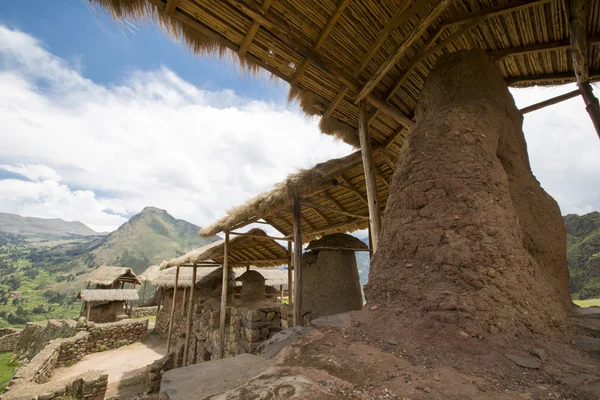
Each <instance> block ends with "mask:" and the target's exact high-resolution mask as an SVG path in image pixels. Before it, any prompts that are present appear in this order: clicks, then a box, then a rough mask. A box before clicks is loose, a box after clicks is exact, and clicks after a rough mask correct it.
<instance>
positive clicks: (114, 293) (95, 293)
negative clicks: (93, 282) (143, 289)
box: [77, 289, 139, 302]
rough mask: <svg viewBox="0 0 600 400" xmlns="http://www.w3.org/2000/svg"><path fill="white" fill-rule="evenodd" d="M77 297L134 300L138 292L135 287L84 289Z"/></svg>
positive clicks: (83, 298)
mask: <svg viewBox="0 0 600 400" xmlns="http://www.w3.org/2000/svg"><path fill="white" fill-rule="evenodd" d="M77 297H78V298H79V299H81V300H83V301H105V302H107V301H134V300H137V299H138V298H139V297H138V293H137V290H135V289H84V290H82V291H80V292H79V294H78V295H77Z"/></svg>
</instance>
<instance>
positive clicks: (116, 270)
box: [86, 265, 141, 286]
mask: <svg viewBox="0 0 600 400" xmlns="http://www.w3.org/2000/svg"><path fill="white" fill-rule="evenodd" d="M86 281H87V282H89V283H92V284H95V285H102V286H111V285H113V284H114V283H115V282H125V283H131V284H136V285H141V282H140V280H139V279H138V277H137V276H136V275H135V274H134V273H133V271H132V270H131V268H126V267H111V266H108V265H102V266H101V267H99V268H97V269H95V270H94V271H92V272H91V273H89V274H88V275H87V277H86Z"/></svg>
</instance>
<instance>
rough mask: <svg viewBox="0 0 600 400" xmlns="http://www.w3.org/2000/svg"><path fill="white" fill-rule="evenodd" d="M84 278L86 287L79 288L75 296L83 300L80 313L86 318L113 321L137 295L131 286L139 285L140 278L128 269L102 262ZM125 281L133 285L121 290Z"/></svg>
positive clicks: (127, 312)
mask: <svg viewBox="0 0 600 400" xmlns="http://www.w3.org/2000/svg"><path fill="white" fill-rule="evenodd" d="M86 281H87V289H86V290H82V291H81V292H80V293H79V295H78V298H80V299H81V300H82V301H83V302H84V303H83V305H82V311H81V316H85V317H86V318H87V319H88V320H89V321H94V322H114V321H119V320H121V319H124V318H127V317H128V315H129V313H130V310H131V306H132V303H133V302H134V301H137V300H138V298H139V297H138V294H137V290H136V289H135V287H136V285H141V281H140V279H139V278H138V277H137V276H136V275H135V274H134V273H133V271H132V270H131V268H126V267H112V266H108V265H102V266H101V267H100V268H98V269H96V270H94V271H92V272H91V273H90V274H89V275H88V276H87V278H86ZM126 283H127V284H130V285H133V289H124V286H125V284H126ZM90 286H94V288H93V289H90Z"/></svg>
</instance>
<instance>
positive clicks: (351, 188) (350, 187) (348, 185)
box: [339, 175, 369, 206]
mask: <svg viewBox="0 0 600 400" xmlns="http://www.w3.org/2000/svg"><path fill="white" fill-rule="evenodd" d="M339 178H340V180H341V181H342V182H344V184H345V186H343V185H340V187H343V188H344V189H346V190H349V191H351V192H352V193H354V194H355V195H357V196H358V198H359V199H360V200H361V201H362V202H363V203H365V204H366V205H367V206H368V205H369V200H367V198H366V197H365V196H364V195H363V194H362V193H361V192H360V190H358V188H357V187H356V186H354V184H353V183H352V182H350V180H348V179H346V177H345V176H343V175H340V177H339Z"/></svg>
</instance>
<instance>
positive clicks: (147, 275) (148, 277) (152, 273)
mask: <svg viewBox="0 0 600 400" xmlns="http://www.w3.org/2000/svg"><path fill="white" fill-rule="evenodd" d="M159 272H160V265H151V266H149V267H148V268H146V270H145V271H144V272H142V273H141V274H139V275H138V278H139V280H140V281H141V282H143V283H146V282H150V281H152V280H153V279H156V277H158V274H159Z"/></svg>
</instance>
